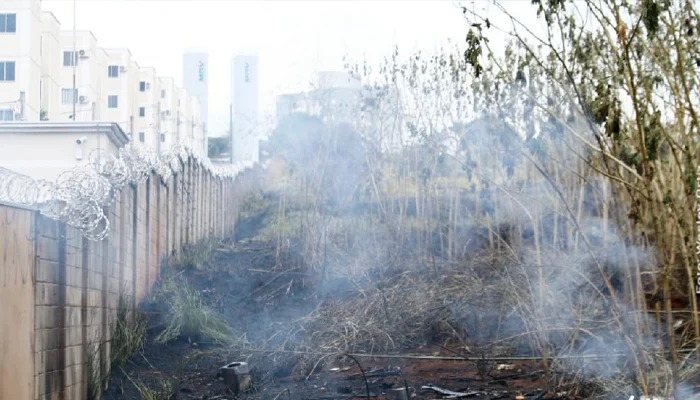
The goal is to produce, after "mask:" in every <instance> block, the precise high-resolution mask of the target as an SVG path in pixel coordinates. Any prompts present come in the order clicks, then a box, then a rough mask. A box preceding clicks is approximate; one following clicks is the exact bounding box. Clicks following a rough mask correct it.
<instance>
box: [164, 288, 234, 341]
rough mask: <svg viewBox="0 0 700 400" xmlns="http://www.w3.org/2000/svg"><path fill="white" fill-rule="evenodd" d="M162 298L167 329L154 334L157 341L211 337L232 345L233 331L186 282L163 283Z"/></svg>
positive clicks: (213, 339)
mask: <svg viewBox="0 0 700 400" xmlns="http://www.w3.org/2000/svg"><path fill="white" fill-rule="evenodd" d="M163 288H164V290H167V291H168V293H166V296H165V298H166V299H165V301H166V302H167V304H168V306H169V310H168V313H167V315H166V321H167V322H166V324H167V325H166V328H165V329H164V330H163V331H162V332H161V333H160V334H159V335H158V336H157V337H156V339H155V340H156V343H160V344H165V343H168V342H170V341H172V340H175V339H177V338H187V339H190V340H193V339H194V340H199V338H201V337H206V338H209V339H211V340H212V341H213V342H215V343H218V344H225V345H229V344H233V342H234V340H233V330H232V329H231V327H230V326H229V325H228V324H227V323H226V321H224V320H223V319H222V318H221V316H219V315H218V314H217V313H215V312H214V311H213V310H212V309H210V308H209V307H208V306H207V305H206V304H204V303H203V302H202V298H201V295H200V293H199V291H197V290H196V289H194V288H192V287H191V286H190V285H189V284H187V283H186V282H182V283H181V284H175V283H174V282H166V283H165V284H164V285H163Z"/></svg>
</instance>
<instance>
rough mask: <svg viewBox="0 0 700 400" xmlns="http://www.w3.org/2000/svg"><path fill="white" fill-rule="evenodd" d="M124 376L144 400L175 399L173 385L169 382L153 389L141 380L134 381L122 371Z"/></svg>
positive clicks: (166, 381)
mask: <svg viewBox="0 0 700 400" xmlns="http://www.w3.org/2000/svg"><path fill="white" fill-rule="evenodd" d="M122 372H123V373H124V376H126V378H127V379H128V380H129V381H130V382H131V383H132V384H133V385H134V386H135V387H136V390H138V391H139V393H140V394H141V399H142V400H170V399H172V398H174V397H175V393H174V391H173V385H172V383H171V382H170V381H169V380H164V381H161V384H160V385H161V387H160V388H157V389H152V388H149V387H148V386H146V384H145V383H143V382H141V381H140V380H137V381H135V380H133V379H131V377H130V376H129V375H128V374H127V373H126V372H125V371H124V370H123V369H122Z"/></svg>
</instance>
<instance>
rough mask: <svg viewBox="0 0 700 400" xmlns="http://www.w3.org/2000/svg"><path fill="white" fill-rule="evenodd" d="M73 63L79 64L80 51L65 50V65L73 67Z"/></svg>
mask: <svg viewBox="0 0 700 400" xmlns="http://www.w3.org/2000/svg"><path fill="white" fill-rule="evenodd" d="M73 65H78V52H77V51H75V52H74V51H64V52H63V66H64V67H72V66H73Z"/></svg>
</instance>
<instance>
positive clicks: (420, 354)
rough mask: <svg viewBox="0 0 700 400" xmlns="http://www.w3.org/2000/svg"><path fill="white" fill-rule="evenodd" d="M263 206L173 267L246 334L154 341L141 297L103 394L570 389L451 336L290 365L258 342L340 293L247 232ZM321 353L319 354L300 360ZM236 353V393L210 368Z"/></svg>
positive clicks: (252, 395) (490, 393) (488, 394)
mask: <svg viewBox="0 0 700 400" xmlns="http://www.w3.org/2000/svg"><path fill="white" fill-rule="evenodd" d="M267 212H269V210H268V211H263V212H262V213H260V214H258V215H255V216H253V217H252V218H249V219H247V220H243V221H241V223H240V224H239V226H238V232H237V240H236V242H235V244H234V243H221V244H218V247H217V248H216V250H215V251H214V252H213V253H212V257H211V259H210V261H209V262H207V263H206V265H204V266H202V267H200V268H187V269H183V270H177V268H176V267H173V268H172V270H173V271H174V272H175V273H176V274H177V275H178V276H179V277H181V278H183V279H184V280H186V281H187V282H188V283H189V284H190V285H191V286H192V287H193V288H195V289H196V290H198V291H200V293H201V295H202V298H203V300H204V301H205V302H206V303H207V304H208V305H209V306H210V307H211V308H213V309H214V310H216V311H217V312H218V313H220V315H221V316H223V318H224V319H226V321H227V322H228V323H229V324H230V325H231V326H232V327H233V328H234V330H235V331H237V332H240V333H245V335H246V340H247V343H246V345H244V346H236V345H234V346H230V347H225V346H219V345H215V344H213V343H209V342H207V341H206V340H205V339H201V340H198V339H181V340H178V341H176V342H171V343H169V344H167V345H160V344H157V343H155V342H154V338H155V337H156V335H157V334H158V332H159V331H161V330H162V329H163V327H164V323H163V321H162V314H161V313H160V312H159V310H160V308H159V307H160V305H159V304H154V303H148V302H146V303H145V304H144V305H143V310H142V311H143V312H144V313H146V314H147V315H149V321H148V326H149V329H148V331H147V338H146V341H147V342H146V345H145V346H144V348H143V351H142V352H140V353H138V354H137V355H135V356H134V357H133V358H132V359H131V361H130V362H129V363H128V364H127V365H126V366H124V367H123V368H119V367H115V368H113V371H112V376H111V377H110V379H109V384H108V389H107V391H106V392H105V393H104V398H105V399H106V400H111V399H139V398H145V397H142V396H141V395H140V394H139V391H138V390H137V388H136V386H135V385H134V382H140V383H142V384H143V385H145V386H146V387H149V388H151V389H158V388H160V387H162V385H164V384H167V385H169V386H170V387H171V388H172V392H173V395H172V396H171V397H169V398H174V399H235V398H238V399H273V400H274V399H295V400H299V399H319V400H320V399H350V398H366V397H367V396H368V395H367V390H368V389H369V397H370V398H373V399H384V398H390V397H387V393H388V392H390V391H391V390H392V389H394V388H401V387H404V386H407V387H408V388H409V390H410V391H411V392H412V393H413V396H412V398H414V399H437V398H445V397H444V396H442V395H440V394H438V393H436V392H435V391H433V390H428V389H423V388H422V387H423V386H425V385H434V386H437V387H440V388H444V389H448V390H452V391H457V392H472V391H475V392H478V393H476V394H474V395H472V396H469V398H478V399H515V398H518V397H516V396H518V395H523V396H524V397H523V398H525V399H555V398H567V399H572V398H576V397H564V396H557V394H556V393H549V394H547V395H545V393H544V391H543V388H544V387H545V386H546V385H545V379H544V374H543V373H542V366H541V365H540V363H539V362H537V361H526V360H520V361H499V362H498V363H504V364H506V363H507V364H508V367H507V368H504V369H498V368H497V365H498V363H496V362H493V363H489V362H484V361H478V360H476V361H468V360H464V359H462V360H455V358H458V357H456V356H455V354H457V353H459V351H458V350H454V349H457V348H458V347H459V346H458V345H454V346H452V345H445V346H444V347H443V346H441V345H440V344H437V343H424V344H422V345H417V346H414V347H412V348H404V349H402V350H401V352H400V353H396V354H393V355H389V356H388V357H370V356H363V357H356V358H355V359H352V358H350V357H347V356H326V355H321V354H318V355H310V356H308V357H307V361H308V362H307V363H306V367H305V368H300V367H299V366H298V364H299V358H298V357H296V358H295V354H293V353H292V352H291V351H289V350H288V353H289V354H286V353H279V352H277V353H275V357H271V356H270V354H269V353H270V352H269V351H267V352H266V351H262V350H260V349H263V348H264V349H271V348H272V349H279V348H283V347H282V346H284V345H285V343H284V341H285V337H284V335H277V336H276V335H275V334H276V333H278V332H280V331H281V330H283V329H281V328H283V327H284V326H286V325H289V324H290V323H291V322H292V321H297V320H298V319H299V318H302V317H303V316H305V315H307V314H308V313H309V312H311V311H312V310H314V309H315V308H316V307H317V306H318V305H319V304H320V303H321V302H322V301H323V300H324V299H325V298H326V297H328V296H335V297H336V299H337V298H338V296H340V295H339V294H337V293H329V292H327V291H324V290H323V287H324V285H323V283H322V282H323V280H321V279H320V277H318V276H314V275H313V274H311V273H309V272H308V271H304V270H303V266H302V262H301V259H300V257H299V256H298V255H295V254H294V253H293V252H286V253H284V254H281V255H279V257H278V254H277V253H276V250H275V249H276V246H275V243H274V242H272V243H270V242H265V241H250V240H246V236H248V237H252V236H253V235H254V234H255V233H256V232H257V231H258V230H259V229H260V225H261V224H263V223H264V214H266V213H267ZM293 247H294V246H292V248H293ZM278 260H279V261H278ZM164 270H165V269H164ZM278 271H283V272H278ZM157 290H158V287H156V288H154V291H157ZM324 292H325V293H324ZM284 348H285V349H288V348H289V347H288V346H285V347H284ZM285 355H286V357H285ZM407 355H408V356H409V357H406V356H407ZM320 359H323V361H324V362H323V363H318V366H317V367H316V368H309V367H312V366H313V365H314V364H315V363H316V362H317V361H319V360H320ZM355 360H356V361H355ZM236 361H247V362H248V363H249V364H250V366H251V375H252V379H253V382H254V386H255V387H254V390H253V391H251V392H249V393H247V394H243V395H239V396H238V397H236V396H234V395H233V394H232V393H231V392H230V391H229V390H228V389H227V388H226V387H225V385H224V383H223V382H222V380H220V379H219V378H217V370H218V368H219V367H221V366H223V365H225V364H228V363H231V362H236ZM358 363H359V365H358ZM361 368H362V369H361ZM312 370H313V371H312ZM127 375H128V376H127ZM165 398H168V397H155V398H154V400H155V399H165Z"/></svg>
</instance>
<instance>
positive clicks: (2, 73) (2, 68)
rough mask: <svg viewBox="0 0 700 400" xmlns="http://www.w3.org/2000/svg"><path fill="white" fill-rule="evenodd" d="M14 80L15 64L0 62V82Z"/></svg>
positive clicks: (12, 62)
mask: <svg viewBox="0 0 700 400" xmlns="http://www.w3.org/2000/svg"><path fill="white" fill-rule="evenodd" d="M14 80H15V62H14V61H5V62H0V81H4V82H14Z"/></svg>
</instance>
